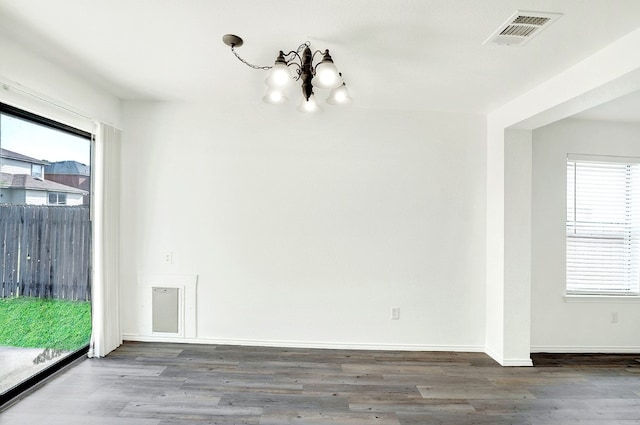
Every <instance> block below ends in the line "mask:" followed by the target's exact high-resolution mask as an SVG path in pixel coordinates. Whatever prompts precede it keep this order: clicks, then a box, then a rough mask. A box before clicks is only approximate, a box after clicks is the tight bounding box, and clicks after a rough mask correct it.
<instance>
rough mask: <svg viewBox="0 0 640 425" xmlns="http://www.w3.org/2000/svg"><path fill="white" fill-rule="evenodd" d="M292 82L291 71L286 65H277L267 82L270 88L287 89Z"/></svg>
mask: <svg viewBox="0 0 640 425" xmlns="http://www.w3.org/2000/svg"><path fill="white" fill-rule="evenodd" d="M290 81H291V71H289V67H288V66H287V65H285V64H284V63H276V64H275V65H274V66H273V68H271V70H270V71H269V75H268V76H267V80H266V81H265V82H266V83H267V85H268V86H269V87H272V88H282V87H286V86H287V85H288V84H289V82H290Z"/></svg>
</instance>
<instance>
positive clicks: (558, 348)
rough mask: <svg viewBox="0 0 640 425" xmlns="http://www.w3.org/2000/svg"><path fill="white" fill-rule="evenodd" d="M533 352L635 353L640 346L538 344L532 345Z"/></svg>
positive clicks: (639, 350)
mask: <svg viewBox="0 0 640 425" xmlns="http://www.w3.org/2000/svg"><path fill="white" fill-rule="evenodd" d="M531 352H532V353H571V354H581V353H584V354H589V353H603V354H627V353H629V354H635V353H640V347H638V346H630V347H615V346H610V347H603V346H591V347H590V346H580V347H578V346H573V345H566V346H562V345H546V346H545V345H538V346H532V347H531Z"/></svg>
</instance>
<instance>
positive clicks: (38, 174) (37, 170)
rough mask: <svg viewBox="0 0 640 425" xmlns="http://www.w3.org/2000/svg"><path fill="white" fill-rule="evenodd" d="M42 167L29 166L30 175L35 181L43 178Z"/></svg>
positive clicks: (37, 165) (36, 165)
mask: <svg viewBox="0 0 640 425" xmlns="http://www.w3.org/2000/svg"><path fill="white" fill-rule="evenodd" d="M43 170H44V167H43V166H42V165H40V164H31V175H32V176H33V177H34V178H36V179H43V178H44V171H43Z"/></svg>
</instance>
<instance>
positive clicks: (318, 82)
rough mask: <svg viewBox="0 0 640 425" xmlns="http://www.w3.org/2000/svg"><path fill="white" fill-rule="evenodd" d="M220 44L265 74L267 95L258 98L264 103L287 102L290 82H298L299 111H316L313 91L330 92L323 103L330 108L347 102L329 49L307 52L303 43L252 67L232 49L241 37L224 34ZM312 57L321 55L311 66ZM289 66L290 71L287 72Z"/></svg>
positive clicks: (347, 95) (346, 92)
mask: <svg viewBox="0 0 640 425" xmlns="http://www.w3.org/2000/svg"><path fill="white" fill-rule="evenodd" d="M222 41H223V42H224V44H226V45H227V46H229V47H231V52H233V54H234V55H235V56H236V57H237V58H238V59H239V60H240V62H242V63H244V64H245V65H247V66H249V67H251V68H253V69H259V70H265V71H269V74H268V75H267V79H266V80H265V83H266V84H267V93H266V94H265V96H264V97H263V98H262V100H264V101H265V102H266V103H270V104H272V105H278V104H281V103H284V102H286V101H287V93H286V89H287V87H288V86H289V85H290V84H291V82H292V81H300V82H301V83H302V98H301V100H300V104H299V105H298V110H299V111H301V112H315V111H317V110H319V109H320V106H319V105H318V101H317V99H316V96H315V92H314V88H319V89H330V90H331V92H330V93H329V97H328V98H327V103H328V104H330V105H343V104H347V103H349V102H351V97H350V96H349V91H348V90H347V85H346V84H345V83H344V80H343V79H342V74H341V73H340V72H338V68H336V66H335V64H334V63H333V59H332V58H331V55H330V54H329V50H328V49H327V50H325V51H324V52H322V51H320V50H316V51H315V52H312V51H311V44H310V43H309V42H308V41H307V42H305V43H303V44H301V45H300V46H299V47H298V49H297V50H292V51H290V52H289V53H284V52H283V51H282V50H280V52H279V53H278V56H277V57H276V60H275V63H274V64H273V66H258V65H253V64H251V63H249V62H247V61H246V60H244V59H243V58H241V57H240V55H238V53H236V51H235V48H236V47H240V46H242V43H243V41H242V38H240V37H238V36H237V35H233V34H226V35H225V36H223V37H222ZM316 55H321V56H322V59H321V60H320V61H319V62H318V61H317V62H316V64H315V65H314V60H315V58H316ZM291 67H294V68H293V72H291Z"/></svg>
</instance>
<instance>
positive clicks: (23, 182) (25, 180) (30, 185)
mask: <svg viewBox="0 0 640 425" xmlns="http://www.w3.org/2000/svg"><path fill="white" fill-rule="evenodd" d="M0 187H1V188H3V189H28V190H40V191H46V192H64V193H79V194H82V195H87V194H88V192H87V191H86V190H80V189H76V188H75V187H71V186H66V185H64V184H60V183H56V182H52V181H49V180H40V179H35V178H33V177H32V176H30V175H28V174H9V173H0Z"/></svg>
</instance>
